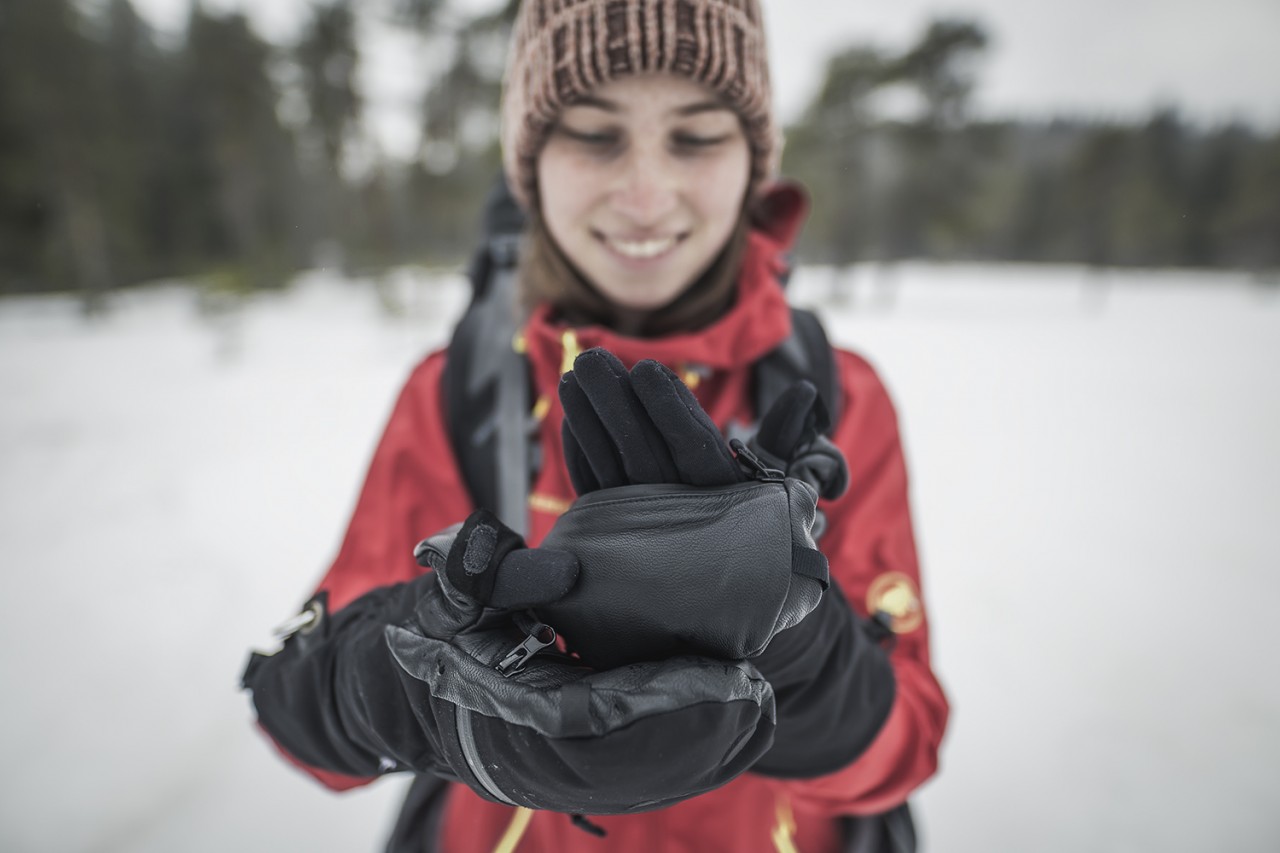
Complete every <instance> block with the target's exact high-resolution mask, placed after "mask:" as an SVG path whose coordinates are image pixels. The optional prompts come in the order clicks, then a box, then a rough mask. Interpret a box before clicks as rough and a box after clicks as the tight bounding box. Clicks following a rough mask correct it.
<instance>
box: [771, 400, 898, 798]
mask: <svg viewBox="0 0 1280 853" xmlns="http://www.w3.org/2000/svg"><path fill="white" fill-rule="evenodd" d="M829 425H830V424H829V417H828V415H827V411H826V407H825V406H823V404H822V400H821V398H820V397H819V396H818V394H817V391H816V389H814V387H813V386H812V385H810V384H809V383H808V382H801V383H798V384H796V385H793V386H792V387H791V388H790V389H788V390H787V391H786V392H784V393H783V395H782V396H781V397H780V398H779V399H778V401H777V403H775V404H774V405H773V406H772V407H771V408H770V410H769V412H768V413H767V414H766V415H765V417H764V419H763V420H762V421H761V424H760V429H759V431H758V432H757V433H756V435H755V437H754V438H752V439H751V441H750V443H749V444H750V447H751V448H752V449H753V450H754V451H755V452H756V453H757V454H758V456H759V457H760V458H761V459H762V460H767V462H768V463H769V464H771V465H775V466H777V467H779V468H782V469H783V470H785V471H786V472H787V473H788V475H789V476H798V477H800V478H802V479H804V480H805V481H806V482H808V483H810V484H811V485H812V486H813V487H814V488H815V489H818V490H819V491H820V492H821V493H822V495H823V496H824V497H828V498H835V497H838V496H839V495H840V494H842V493H843V492H844V491H845V489H846V488H847V487H848V482H849V475H848V468H847V467H846V465H845V462H844V457H843V455H842V454H841V453H840V450H839V449H838V448H837V447H836V446H835V445H834V444H832V443H831V442H830V441H829V440H828V439H827V438H826V437H825V436H824V435H823V433H824V432H825V431H826V430H827V429H828V427H829ZM885 633H886V631H885V630H884V629H882V628H881V627H880V626H879V625H878V624H873V623H868V622H866V621H865V620H862V619H860V618H858V616H857V614H855V613H854V612H853V610H852V609H850V607H849V604H848V602H847V601H846V600H845V598H844V595H843V593H841V591H840V588H839V586H838V585H834V584H833V585H832V588H831V589H828V590H827V593H826V595H824V596H823V598H822V601H821V602H820V603H819V604H818V606H817V607H816V608H815V609H814V610H813V612H812V613H810V614H809V615H808V616H807V617H806V618H805V619H804V620H803V621H802V622H800V623H799V624H798V625H796V626H795V627H793V628H790V629H788V630H785V631H781V632H779V633H778V634H777V635H776V636H775V637H774V638H773V641H772V642H771V643H770V644H769V647H768V648H767V649H765V651H764V652H763V653H762V654H760V655H759V656H757V657H755V658H753V659H752V661H751V662H752V663H753V664H755V665H756V667H758V668H759V670H760V672H761V673H763V674H764V676H765V678H767V679H769V683H770V684H772V685H773V688H774V690H775V691H776V693H777V699H778V732H777V736H776V738H775V742H774V747H773V749H771V750H770V751H769V754H768V755H766V756H765V757H764V758H762V759H761V760H760V761H759V762H758V763H757V764H756V766H755V767H754V768H753V769H754V770H755V771H756V772H758V773H763V774H766V775H770V776H778V777H784V778H805V777H812V776H819V775H822V774H825V773H831V772H834V771H836V770H839V769H840V768H842V767H845V766H846V765H848V764H850V763H851V762H852V761H853V760H854V759H855V758H857V757H858V756H859V755H861V754H862V752H863V751H864V750H865V749H866V748H867V747H868V746H869V745H870V744H871V741H872V740H873V739H874V738H875V736H876V734H877V733H878V732H879V731H880V728H881V726H883V725H884V721H885V719H887V717H888V716H889V711H890V709H891V708H892V707H893V700H894V692H895V688H896V683H895V679H894V675H893V667H892V666H891V665H890V663H889V658H888V655H887V654H885V652H884V650H883V649H882V648H881V647H880V645H879V640H880V639H881V638H882V637H883V636H884V635H885Z"/></svg>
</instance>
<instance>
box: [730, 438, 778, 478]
mask: <svg viewBox="0 0 1280 853" xmlns="http://www.w3.org/2000/svg"><path fill="white" fill-rule="evenodd" d="M729 447H730V448H731V449H732V450H733V453H734V456H736V457H737V458H738V464H740V465H742V466H743V467H745V468H747V469H748V470H749V471H750V473H751V475H752V476H753V477H755V479H757V480H759V481H760V482H761V483H781V482H784V481H785V480H786V479H787V475H786V474H784V473H783V472H781V471H779V470H778V469H777V468H770V467H769V466H768V465H766V464H764V462H763V461H762V460H761V459H760V457H759V456H756V455H755V454H754V453H752V452H751V450H750V448H748V447H747V446H746V445H745V444H743V442H742V439H740V438H734V439H730V440H729Z"/></svg>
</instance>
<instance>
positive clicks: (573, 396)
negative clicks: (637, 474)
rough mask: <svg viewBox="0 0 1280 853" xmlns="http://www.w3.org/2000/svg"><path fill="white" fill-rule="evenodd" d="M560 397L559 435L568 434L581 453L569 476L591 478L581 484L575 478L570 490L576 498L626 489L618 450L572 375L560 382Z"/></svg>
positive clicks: (625, 478)
mask: <svg viewBox="0 0 1280 853" xmlns="http://www.w3.org/2000/svg"><path fill="white" fill-rule="evenodd" d="M559 393H560V404H561V405H562V406H563V407H564V427H563V431H562V434H563V435H569V434H571V435H572V436H573V437H574V439H575V440H574V442H573V444H574V447H576V448H577V449H578V450H581V451H582V455H581V456H580V457H577V458H575V459H574V460H573V465H574V467H570V468H569V474H570V475H571V476H572V475H573V474H574V470H575V468H576V469H577V470H578V473H579V475H583V474H584V473H585V472H590V473H591V476H590V477H587V476H582V477H581V479H582V480H583V482H581V483H579V482H578V479H577V478H575V479H574V480H573V486H574V488H575V489H577V490H578V494H585V493H586V492H589V491H593V490H594V489H610V488H615V487H617V486H625V485H626V484H627V474H626V471H625V469H624V468H623V467H622V460H621V458H619V456H618V449H617V447H615V446H614V443H613V439H612V438H611V437H610V436H609V432H608V430H606V429H605V428H604V424H603V423H601V422H600V417H599V416H598V415H597V414H596V411H595V409H594V408H593V407H592V405H591V400H590V399H588V398H587V395H586V392H585V391H583V390H582V386H581V385H580V384H579V383H578V377H577V376H576V375H575V374H574V372H573V371H570V372H568V373H566V374H565V375H564V376H562V377H561V378H560V388H559ZM566 450H568V445H566ZM565 461H566V462H568V461H569V457H567V456H566V459H565ZM593 486H594V488H592V487H593Z"/></svg>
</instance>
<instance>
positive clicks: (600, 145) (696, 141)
mask: <svg viewBox="0 0 1280 853" xmlns="http://www.w3.org/2000/svg"><path fill="white" fill-rule="evenodd" d="M562 131H563V133H564V135H565V136H567V137H569V138H570V139H572V140H573V141H574V142H577V143H580V144H582V145H586V146H588V147H590V148H593V149H598V150H604V149H612V148H613V147H615V146H616V145H617V144H618V142H619V136H618V134H614V133H579V132H578V131H574V130H569V129H568V128H562ZM728 138H729V137H728V136H693V135H691V134H685V133H680V134H676V135H675V136H673V137H672V142H673V143H674V144H675V147H676V148H677V149H685V150H693V151H698V150H704V149H707V148H714V147H715V146H717V145H719V144H720V143H722V142H724V141H725V140H727V139H728Z"/></svg>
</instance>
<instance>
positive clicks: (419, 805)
mask: <svg viewBox="0 0 1280 853" xmlns="http://www.w3.org/2000/svg"><path fill="white" fill-rule="evenodd" d="M447 792H448V784H447V783H446V782H445V780H444V779H441V778H440V777H439V776H432V775H430V774H427V773H418V774H416V775H415V776H414V779H413V783H412V784H410V785H409V790H408V792H406V793H405V797H404V803H403V804H401V806H400V815H399V817H397V818H396V823H395V826H393V827H392V829H391V834H390V835H389V836H387V845H386V847H385V848H383V853H440V850H441V847H440V840H441V835H442V830H443V828H444V806H445V800H446V796H445V795H446V794H447Z"/></svg>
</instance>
